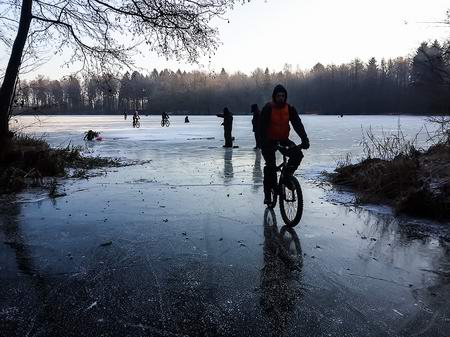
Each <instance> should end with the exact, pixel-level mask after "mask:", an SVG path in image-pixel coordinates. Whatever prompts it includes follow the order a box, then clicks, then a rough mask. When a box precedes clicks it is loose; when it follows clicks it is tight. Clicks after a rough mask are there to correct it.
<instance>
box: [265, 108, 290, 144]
mask: <svg viewBox="0 0 450 337" xmlns="http://www.w3.org/2000/svg"><path fill="white" fill-rule="evenodd" d="M268 136H269V139H270V140H287V139H288V138H289V105H288V104H285V105H284V107H282V108H279V107H277V106H276V105H275V104H272V112H271V114H270V126H269V131H268Z"/></svg>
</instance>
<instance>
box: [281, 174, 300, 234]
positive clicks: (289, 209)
mask: <svg viewBox="0 0 450 337" xmlns="http://www.w3.org/2000/svg"><path fill="white" fill-rule="evenodd" d="M280 213H281V217H282V218H283V221H284V223H285V224H286V225H287V226H289V227H295V226H296V225H297V224H298V223H299V222H300V219H301V218H302V214H303V193H302V188H301V187H300V183H299V182H298V180H297V178H295V177H294V176H291V177H289V178H287V181H286V182H285V183H282V184H281V194H280Z"/></svg>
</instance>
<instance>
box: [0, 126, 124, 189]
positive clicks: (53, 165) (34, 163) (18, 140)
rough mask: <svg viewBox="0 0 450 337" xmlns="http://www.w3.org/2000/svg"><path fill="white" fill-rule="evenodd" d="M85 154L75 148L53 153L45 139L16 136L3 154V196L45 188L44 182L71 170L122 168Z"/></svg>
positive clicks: (0, 157)
mask: <svg viewBox="0 0 450 337" xmlns="http://www.w3.org/2000/svg"><path fill="white" fill-rule="evenodd" d="M81 150H82V149H81V148H79V147H73V146H67V147H66V148H60V149H52V148H50V146H49V145H48V143H47V142H46V141H45V140H43V139H40V138H32V137H29V136H24V135H19V136H15V137H14V138H13V139H12V140H11V141H10V143H9V144H8V146H7V147H5V148H3V149H2V151H1V153H0V170H1V172H0V192H11V191H18V190H21V189H23V188H24V187H26V186H27V185H45V184H44V182H43V181H44V178H46V177H64V176H66V175H67V169H69V168H74V169H81V170H89V169H94V168H99V167H105V166H118V165H119V163H118V161H116V160H112V159H108V158H99V157H85V156H83V155H82V154H81Z"/></svg>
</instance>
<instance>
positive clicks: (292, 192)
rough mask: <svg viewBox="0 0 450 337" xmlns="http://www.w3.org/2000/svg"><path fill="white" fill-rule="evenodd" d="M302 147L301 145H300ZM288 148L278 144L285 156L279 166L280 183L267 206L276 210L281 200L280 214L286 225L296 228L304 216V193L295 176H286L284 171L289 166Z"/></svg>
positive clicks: (273, 190) (273, 191) (278, 148)
mask: <svg viewBox="0 0 450 337" xmlns="http://www.w3.org/2000/svg"><path fill="white" fill-rule="evenodd" d="M299 146H300V147H301V145H299ZM287 149H288V148H287V147H285V146H282V145H280V144H277V150H279V151H280V152H281V153H282V154H283V162H282V163H281V164H280V165H278V166H277V168H276V170H277V172H280V177H279V179H278V183H277V185H276V186H275V188H274V189H272V191H271V194H272V195H271V198H272V202H271V203H270V204H268V205H267V206H268V207H269V208H275V206H276V204H277V198H278V197H279V199H280V213H281V217H282V218H283V221H284V223H285V224H286V225H287V226H289V227H295V226H297V224H298V223H299V222H300V219H301V218H302V215H303V193H302V188H301V186H300V183H299V182H298V180H297V178H296V177H295V176H294V175H288V176H285V174H284V170H285V168H286V166H287V157H286V150H287Z"/></svg>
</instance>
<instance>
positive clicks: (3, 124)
mask: <svg viewBox="0 0 450 337" xmlns="http://www.w3.org/2000/svg"><path fill="white" fill-rule="evenodd" d="M32 4H33V0H22V9H21V13H20V22H19V29H18V31H17V36H16V39H15V40H14V44H13V47H12V50H11V56H10V58H9V62H8V66H7V68H6V72H5V77H4V79H3V83H2V87H1V88H0V144H2V143H3V141H1V140H2V139H3V140H4V139H6V138H8V134H9V113H10V107H11V102H12V99H13V97H14V87H15V83H16V80H17V75H18V74H19V69H20V64H21V62H22V54H23V49H24V47H25V43H26V41H27V37H28V31H29V30H30V24H31V19H32V13H31V9H32Z"/></svg>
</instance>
